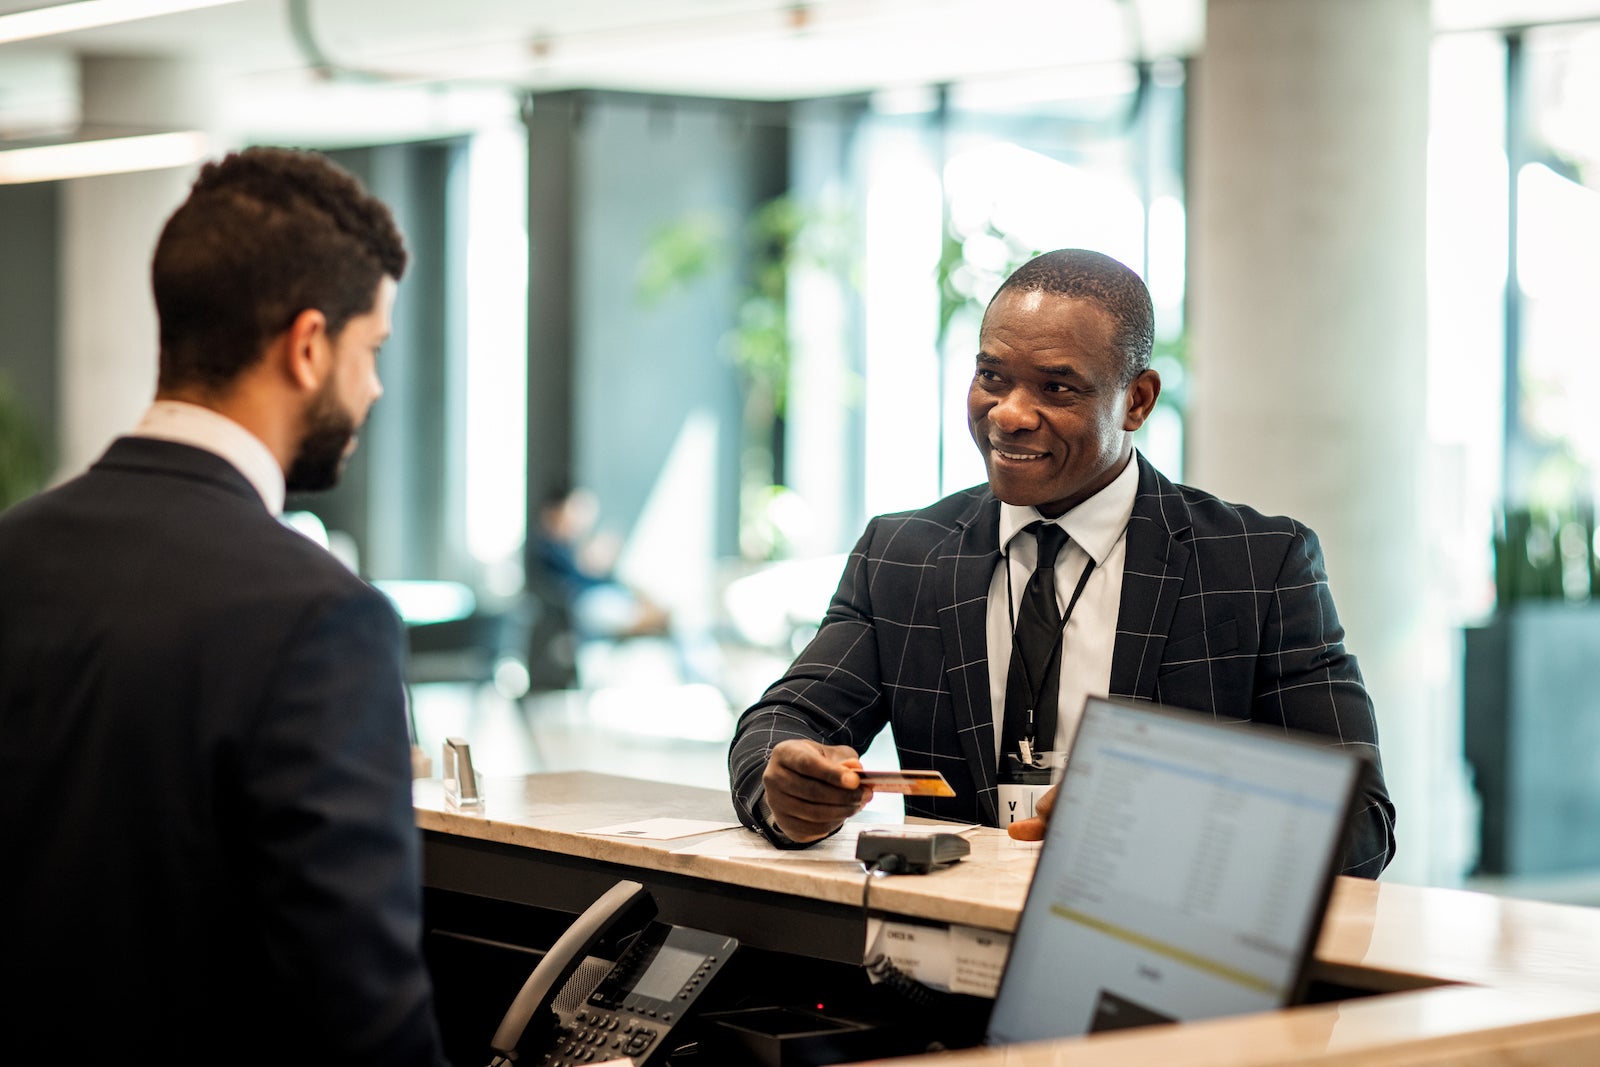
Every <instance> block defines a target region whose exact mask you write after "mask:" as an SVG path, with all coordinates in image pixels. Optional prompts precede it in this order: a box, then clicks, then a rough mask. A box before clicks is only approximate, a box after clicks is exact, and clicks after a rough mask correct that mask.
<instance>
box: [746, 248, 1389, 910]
mask: <svg viewBox="0 0 1600 1067" xmlns="http://www.w3.org/2000/svg"><path fill="white" fill-rule="evenodd" d="M1153 337H1154V330H1153V314H1152V308H1151V303H1150V296H1149V292H1148V291H1147V290H1146V288H1145V286H1144V283H1143V281H1141V280H1140V279H1139V277H1138V275H1136V274H1134V273H1133V272H1132V271H1131V270H1129V269H1128V268H1127V267H1125V266H1123V265H1122V264H1120V263H1118V262H1116V261H1115V260H1113V259H1110V258H1109V257H1106V256H1103V255H1100V254H1099V253H1095V252H1089V251H1085V250H1081V249H1063V250H1059V251H1056V252H1050V253H1046V254H1045V255H1042V256H1039V257H1037V258H1036V259H1034V260H1032V261H1030V262H1029V263H1026V264H1024V265H1023V266H1022V267H1020V268H1019V269H1018V270H1017V271H1016V272H1015V273H1014V274H1012V275H1011V277H1010V278H1008V279H1007V280H1006V282H1005V283H1004V284H1003V285H1002V286H1001V288H1000V291H999V292H998V293H997V294H996V295H995V297H994V299H993V301H991V303H990V305H989V307H988V310H987V311H986V313H985V315H984V320H983V326H982V329H981V331H980V334H979V352H978V356H977V365H976V370H975V373H974V375H973V381H972V386H971V390H970V392H969V396H968V423H969V426H970V428H971V430H972V435H973V440H974V442H975V443H976V444H977V446H978V449H979V451H980V452H981V453H982V454H983V457H984V461H985V465H986V467H987V470H988V479H989V480H988V484H987V485H981V486H976V487H974V488H972V489H968V490H965V491H963V492H960V493H956V494H954V495H952V496H949V497H946V498H945V499H944V500H941V501H939V502H938V503H936V504H933V505H931V506H930V507H926V508H923V509H920V510H917V511H910V512H902V513H900V514H895V515H883V516H879V517H878V518H875V519H873V520H872V521H871V522H870V523H869V524H868V526H867V529H866V532H865V533H863V534H862V536H861V539H860V541H859V543H858V544H857V545H856V547H855V549H854V551H853V552H852V553H851V554H850V558H849V562H848V563H847V564H846V566H845V571H844V576H843V578H842V579H841V581H840V583H839V588H838V591H837V592H836V593H835V595H834V598H833V602H832V604H831V605H830V606H829V609H828V613H827V615H826V617H825V618H824V620H823V623H822V626H821V628H820V629H819V630H818V632H817V635H816V637H815V638H814V639H813V640H812V641H811V643H810V644H809V645H808V646H807V647H806V649H805V650H804V651H803V652H801V653H800V655H799V657H798V658H797V659H796V660H795V661H794V663H793V665H791V666H790V668H789V670H788V672H787V673H786V674H785V675H784V676H783V677H782V678H781V679H779V680H778V681H777V682H776V683H775V684H774V685H773V686H772V687H771V688H770V689H768V690H767V692H766V694H765V695H764V696H763V697H762V698H761V700H760V701H759V702H758V703H756V704H755V706H753V707H752V708H750V709H749V710H748V711H746V712H745V714H744V716H743V717H742V718H741V719H740V722H739V727H738V730H737V732H736V734H735V736H734V740H733V744H732V747H731V749H730V752H729V773H730V779H731V783H732V788H733V797H734V803H735V807H736V808H737V809H738V812H739V816H740V818H741V819H742V820H743V821H744V823H745V824H746V825H748V826H750V827H752V828H754V829H756V830H758V831H760V832H761V833H762V834H764V835H765V836H766V837H767V838H768V839H769V840H770V841H772V842H773V843H774V844H775V845H778V846H780V847H784V848H795V847H801V846H803V845H806V844H809V843H812V842H814V841H817V840H820V839H822V838H823V837H826V836H827V835H829V834H831V833H832V832H833V831H835V830H837V829H838V828H839V826H840V825H841V824H842V823H843V821H844V820H845V819H846V818H848V817H849V816H850V815H852V814H854V813H855V812H857V811H859V810H860V808H861V806H862V805H863V804H864V803H865V802H866V800H867V799H868V797H869V796H870V792H869V791H868V790H867V789H865V788H863V787H862V786H861V784H860V782H859V780H858V779H857V778H856V776H855V774H854V771H855V770H858V769H860V767H861V764H860V762H859V759H858V755H859V753H860V752H862V751H864V750H865V749H866V747H867V746H868V744H870V743H871V741H872V739H873V738H874V737H875V736H876V735H877V734H878V732H879V731H880V730H882V729H883V727H884V726H885V725H888V726H889V727H890V728H891V729H892V730H893V734H894V738H895V744H896V747H897V748H898V750H899V755H900V762H901V765H902V766H904V767H913V768H933V769H935V770H938V771H940V772H942V773H943V774H944V776H945V778H946V779H947V780H948V781H949V782H950V784H951V785H952V786H954V788H955V792H956V795H955V796H954V797H951V798H931V797H908V798H907V801H906V811H907V813H908V814H916V815H926V816H931V817H935V818H941V819H951V820H959V821H973V822H982V823H985V824H987V825H991V826H992V825H999V824H1000V822H1001V819H1000V815H1001V812H1000V805H999V800H998V793H999V790H998V781H999V774H998V767H999V761H1000V755H1001V753H1000V752H999V737H1000V733H1001V721H1002V718H1003V704H1004V694H1005V690H1006V675H1007V672H1008V663H1009V649H1010V646H1011V642H1012V634H1013V632H1014V630H1015V619H1016V607H1015V605H1016V594H1017V593H1018V592H1020V590H1021V589H1022V587H1023V585H1024V583H1026V581H1027V579H1028V574H1029V572H1030V571H1031V570H1032V568H1033V565H1034V562H1035V560H1034V556H1036V554H1037V551H1038V550H1037V548H1036V547H1035V546H1036V540H1035V535H1034V533H1033V532H1032V530H1034V529H1035V527H1034V526H1031V525H1030V523H1034V522H1037V521H1039V520H1043V521H1046V522H1048V521H1056V522H1058V523H1059V524H1060V525H1061V526H1062V527H1063V528H1065V530H1066V531H1067V534H1068V538H1067V541H1068V543H1067V545H1066V548H1064V549H1063V550H1062V551H1061V552H1060V554H1059V555H1058V556H1057V563H1056V568H1055V570H1056V574H1057V578H1056V581H1057V583H1058V584H1057V591H1058V606H1059V605H1067V604H1073V605H1075V606H1073V607H1071V609H1070V610H1069V611H1067V612H1066V615H1067V618H1066V624H1065V625H1064V627H1063V637H1062V644H1061V651H1060V655H1059V656H1058V657H1057V661H1059V663H1060V667H1059V670H1060V672H1061V673H1060V683H1059V704H1060V706H1059V721H1060V724H1061V725H1060V734H1059V735H1058V739H1057V741H1056V744H1055V746H1054V747H1056V748H1057V749H1058V750H1060V751H1065V749H1066V744H1067V741H1068V740H1070V735H1071V731H1072V730H1073V729H1074V728H1075V725H1076V717H1077V715H1078V714H1080V713H1081V711H1082V706H1083V700H1084V698H1085V697H1086V696H1089V695H1109V696H1111V697H1114V698H1123V699H1134V700H1142V701H1151V702H1155V703H1158V704H1163V705H1167V706H1171V707H1178V708H1187V709H1191V710H1194V711H1199V712H1202V713H1206V714H1210V715H1213V716H1215V717H1216V718H1217V719H1218V720H1222V721H1253V722H1255V723H1261V724H1269V725H1271V726H1275V727H1279V728H1283V729H1287V730H1291V731H1298V732H1309V733H1315V734H1322V735H1325V736H1327V737H1329V738H1331V739H1334V740H1335V742H1336V743H1338V744H1341V745H1347V746H1352V747H1353V748H1355V749H1357V750H1358V751H1360V752H1361V753H1362V754H1363V755H1365V756H1367V757H1369V773H1368V775H1367V777H1366V781H1365V785H1364V787H1363V792H1364V797H1363V801H1362V803H1361V804H1360V805H1358V811H1357V814H1356V816H1355V818H1354V820H1353V823H1352V825H1351V827H1350V831H1349V834H1348V838H1347V843H1346V846H1345V853H1344V860H1343V864H1342V870H1343V873H1345V874H1352V875H1359V876H1364V877H1369V878H1375V877H1377V876H1378V874H1379V873H1380V872H1381V871H1382V870H1383V869H1384V867H1385V866H1387V864H1388V862H1389V860H1390V859H1391V858H1392V857H1393V854H1394V806H1393V804H1392V803H1391V802H1390V800H1389V797H1388V793H1387V790H1386V788H1385V785H1384V781H1383V772H1382V765H1381V762H1380V760H1379V758H1378V747H1377V746H1378V736H1377V725H1376V721H1375V718H1374V714H1373V707H1372V701H1371V699H1370V698H1369V697H1368V695H1367V692H1366V689H1365V687H1364V685H1363V684H1362V680H1361V673H1360V671H1359V669H1358V668H1357V666H1356V661H1355V658H1354V657H1353V656H1351V655H1350V654H1349V653H1347V652H1346V651H1345V648H1344V643H1343V642H1344V631H1343V629H1342V627H1341V626H1340V624H1339V620H1338V616H1337V613H1336V612H1335V610H1334V605H1333V599H1332V597H1331V595H1330V593H1329V591H1328V580H1327V573H1326V570H1325V568H1324V565H1323V560H1322V551H1321V547H1320V545H1319V543H1318V541H1317V538H1316V535H1315V534H1314V533H1312V532H1311V531H1310V530H1309V529H1307V528H1306V527H1305V526H1303V525H1301V524H1300V523H1298V522H1296V521H1295V520H1293V519H1290V518H1284V517H1273V516H1265V515H1262V514H1260V513H1259V512H1257V511H1255V510H1253V509H1251V508H1248V507H1244V506H1241V505H1237V504H1230V503H1227V502H1224V501H1222V500H1219V499H1217V498H1216V497H1214V496H1211V495H1210V494H1208V493H1203V492H1200V491H1199V490H1196V489H1191V488H1188V487H1186V486H1179V485H1174V484H1173V483H1172V482H1170V481H1168V480H1167V479H1166V478H1165V477H1163V476H1162V474H1161V473H1160V472H1159V471H1157V470H1156V469H1155V468H1154V467H1152V466H1151V465H1150V464H1149V462H1148V461H1147V460H1145V458H1144V457H1143V456H1142V455H1140V454H1138V452H1137V451H1136V450H1135V449H1134V447H1133V439H1132V436H1133V432H1134V431H1135V430H1137V429H1138V428H1139V427H1140V426H1141V425H1142V424H1143V423H1144V420H1145V419H1146V418H1147V417H1148V416H1149V414H1150V411H1151V409H1152V408H1153V407H1154V406H1155V402H1156V398H1157V396H1158V395H1159V394H1160V391H1161V381H1160V377H1159V376H1158V375H1157V374H1156V372H1155V371H1153V370H1151V369H1150V367H1149V359H1150V350H1151V347H1152V342H1153ZM1080 586H1081V593H1080V595H1081V601H1080V600H1079V598H1078V596H1075V595H1074V590H1075V589H1077V588H1079V587H1080ZM1029 684H1030V685H1031V684H1032V681H1031V680H1030V683H1029ZM1051 799H1053V798H1051V797H1046V798H1045V799H1044V800H1043V801H1042V802H1041V805H1040V813H1041V815H1044V816H1047V815H1048V811H1049V802H1050V800H1051ZM1042 831H1043V825H1042V821H1041V820H1039V819H1032V820H1026V821H1024V822H1020V823H1016V824H1013V826H1012V833H1013V835H1014V836H1018V837H1037V836H1039V835H1040V834H1042Z"/></svg>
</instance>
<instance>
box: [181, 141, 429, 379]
mask: <svg viewBox="0 0 1600 1067" xmlns="http://www.w3.org/2000/svg"><path fill="white" fill-rule="evenodd" d="M405 268H406V249H405V242H404V241H403V240H402V238H401V236H400V231H399V229H398V228H397V227H396V226H395V222H394V218H393V216H391V215H390V213H389V209H388V208H387V207H385V206H384V205H383V203H382V202H381V201H379V200H378V199H376V198H375V197H373V196H372V195H371V194H370V193H368V192H367V191H366V190H365V189H364V188H363V187H362V185H361V183H360V182H359V181H357V180H356V179H355V177H353V176H352V175H351V174H349V173H348V172H347V171H345V170H342V169H341V168H339V167H338V166H336V165H335V164H334V163H332V162H331V161H330V160H328V159H327V158H326V157H325V156H322V155H320V154H318V153H316V152H303V151H295V150H292V149H286V148H261V147H258V148H247V149H245V150H244V151H242V152H234V153H230V154H229V155H228V156H226V157H225V158H224V159H223V160H222V161H221V162H218V163H207V164H206V165H205V167H204V168H202V169H201V171H200V177H199V178H198V179H197V180H196V181H195V183H194V186H193V188H192V189H191V190H190V193H189V198H188V199H187V200H186V201H184V203H183V205H182V206H181V207H179V208H178V210H177V211H176V212H174V213H173V215H172V217H171V218H170V219H168V220H167V224H166V226H165V227H164V228H163V229H162V231H161V238H160V240H159V241H158V242H157V243H156V252H155V258H154V261H153V262H152V264H151V269H150V277H151V284H152V287H153V288H154V290H155V300H156V313H157V316H158V317H159V319H160V324H161V381H160V385H161V387H162V388H164V389H166V388H174V387H178V386H189V385H199V386H201V387H204V388H219V387H222V386H225V385H226V384H227V383H229V382H231V381H232V380H233V379H234V378H235V377H236V376H237V375H238V374H239V372H240V371H242V370H244V369H245V368H246V367H248V366H250V365H251V364H253V363H255V361H256V360H257V359H259V358H260V356H261V353H262V352H263V350H264V349H265V347H266V345H267V343H268V342H269V341H271V340H272V338H274V337H276V336H278V335H279V334H280V333H282V332H283V331H284V330H286V329H288V328H289V326H290V325H291V324H292V323H293V322H294V320H295V318H296V316H298V315H299V314H300V313H301V312H302V311H305V310H307V309H313V308H314V309H316V310H319V311H321V312H322V313H323V314H324V315H325V316H326V317H327V322H328V334H329V336H334V337H336V336H338V334H339V332H340V331H341V330H343V329H344V326H345V324H346V323H347V322H349V321H350V319H351V318H353V317H355V316H356V315H360V314H363V313H365V312H367V311H370V310H372V308H373V306H374V301H375V298H376V296H377V292H378V283H379V281H380V280H382V279H383V278H384V277H385V276H387V277H390V278H393V279H395V280H397V281H398V280H399V278H400V276H401V274H403V273H404V272H405Z"/></svg>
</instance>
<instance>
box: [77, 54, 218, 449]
mask: <svg viewBox="0 0 1600 1067" xmlns="http://www.w3.org/2000/svg"><path fill="white" fill-rule="evenodd" d="M80 64H81V70H80V73H81V92H82V99H83V103H82V123H83V126H84V127H85V128H86V129H88V130H90V131H92V132H93V134H94V135H96V136H111V135H114V134H115V133H118V132H126V133H142V132H151V131H153V130H174V129H199V130H207V129H210V128H211V114H210V109H211V104H212V101H214V100H215V98H216V94H215V92H214V91H213V87H212V85H211V84H210V81H209V78H208V77H207V76H206V72H205V71H204V69H203V68H200V67H198V66H195V65H192V64H189V63H185V62H180V61H177V60H169V59H153V58H146V57H128V56H85V57H83V58H82V59H81V61H80ZM194 175H195V168H193V167H180V168H172V169H167V170H154V171H141V172H138V173H132V174H113V175H106V176H103V177H96V178H77V179H73V180H71V181H67V182H64V183H62V185H63V188H62V203H61V265H60V269H61V275H60V278H61V367H60V379H59V380H60V389H61V394H60V404H61V409H60V415H61V421H60V427H61V430H60V440H59V441H58V445H59V452H58V455H59V457H60V466H59V469H58V477H67V476H71V475H73V474H76V473H78V472H80V471H81V470H83V468H84V467H86V466H87V465H88V464H89V463H91V462H93V461H94V460H95V459H96V458H97V457H98V456H99V455H100V453H101V452H102V451H104V449H105V446H106V445H107V444H108V443H109V442H110V441H111V439H112V438H113V437H115V436H117V435H118V434H121V433H125V432H126V431H127V430H129V429H131V428H132V426H133V424H134V423H135V422H137V421H138V418H139V415H140V414H141V413H142V412H143V411H144V408H145V406H146V405H148V404H149V403H150V399H151V397H152V396H153V395H154V393H155V385H156V357H157V336H156V314H155V304H154V302H153V300H152V297H151V293H150V257H151V254H152V252H154V250H155V243H156V238H157V236H158V235H159V234H160V232H161V226H162V224H163V223H164V222H165V221H166V218H167V216H168V215H170V214H171V213H172V211H173V209H174V208H176V207H177V206H178V204H180V203H181V202H182V201H183V198H184V197H185V196H186V195H187V194H188V191H189V185H190V183H191V182H193V180H194Z"/></svg>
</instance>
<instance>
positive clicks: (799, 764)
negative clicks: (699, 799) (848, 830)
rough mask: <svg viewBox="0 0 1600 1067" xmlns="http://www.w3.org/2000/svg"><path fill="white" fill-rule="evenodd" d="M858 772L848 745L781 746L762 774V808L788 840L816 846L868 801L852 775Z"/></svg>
mask: <svg viewBox="0 0 1600 1067" xmlns="http://www.w3.org/2000/svg"><path fill="white" fill-rule="evenodd" d="M860 769H861V760H860V759H859V758H858V757H857V755H856V750H855V749H853V748H851V747H850V746H849V745H819V744H818V743H817V742H815V741H802V740H799V739H797V738H790V739H789V740H788V741H780V742H778V744H777V746H776V747H775V748H773V750H772V756H771V757H770V758H769V759H768V760H767V769H766V770H765V771H763V772H762V774H761V784H762V785H763V786H765V787H766V791H767V807H769V808H771V809H772V817H773V819H774V821H776V822H777V824H778V829H780V830H782V831H783V832H784V834H785V835H786V836H788V838H789V839H790V840H791V841H797V842H808V841H817V840H820V839H822V838H824V837H827V836H828V835H829V834H831V833H833V832H834V831H835V830H837V829H838V828H839V827H840V826H841V825H843V823H844V821H845V820H846V819H848V818H849V817H850V816H852V815H854V814H855V813H856V812H858V811H860V810H861V809H862V807H863V806H864V805H865V804H866V802H867V801H868V800H870V799H871V798H872V790H871V789H867V788H865V787H863V786H862V785H861V781H860V779H858V778H857V777H856V774H855V772H856V771H859V770H860Z"/></svg>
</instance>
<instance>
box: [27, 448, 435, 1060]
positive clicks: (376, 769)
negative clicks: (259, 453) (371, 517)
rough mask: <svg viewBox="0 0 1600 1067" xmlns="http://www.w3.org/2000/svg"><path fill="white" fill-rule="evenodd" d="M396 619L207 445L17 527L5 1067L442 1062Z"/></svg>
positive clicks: (164, 457)
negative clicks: (28, 1065)
mask: <svg viewBox="0 0 1600 1067" xmlns="http://www.w3.org/2000/svg"><path fill="white" fill-rule="evenodd" d="M401 656H402V643H401V631H400V627H399V622H398V620H397V618H396V617H395V613H394V611H393V609H392V608H391V607H390V606H389V604H388V602H387V601H386V600H385V599H384V598H383V596H382V595H381V594H379V593H378V592H377V591H375V590H374V589H372V587H371V586H369V585H367V584H366V583H365V582H362V581H361V580H360V579H358V578H356V577H355V576H354V575H352V574H350V573H349V572H348V571H347V570H346V569H345V568H344V567H343V566H341V565H340V564H339V563H338V562H337V561H336V560H334V559H333V557H331V556H330V555H328V553H326V552H325V551H323V550H322V549H321V548H319V547H318V546H316V545H315V544H313V543H312V542H310V541H309V540H307V539H305V538H304V537H302V536H301V535H300V534H298V533H296V532H294V531H292V530H290V529H288V528H287V527H285V526H284V525H282V524H281V523H279V522H278V521H276V520H275V519H274V518H273V517H272V516H271V515H270V514H269V513H268V512H267V510H266V508H265V507H264V506H263V505H262V502H261V499H260V497H259V496H258V495H257V494H256V492H255V490H254V489H252V488H251V486H250V484H249V483H248V482H247V481H246V480H245V478H244V477H243V475H241V474H240V473H239V472H238V471H237V470H235V469H234V468H233V467H232V466H231V465H230V464H229V463H227V462H226V461H224V460H223V459H221V458H219V457H217V456H215V455H212V454H211V453H209V452H205V451H202V450H200V449H196V448H191V447H188V446H186V445H180V444H174V443H171V442H166V441H154V440H146V439H138V438H122V439H120V440H118V441H116V442H115V443H114V444H113V445H112V446H111V448H110V449H109V451H107V453H106V454H105V456H104V457H102V458H101V459H100V461H99V462H97V463H96V464H95V465H94V466H93V468H92V469H91V470H89V471H88V472H87V473H86V474H85V475H83V476H82V477H80V478H77V479H75V480H73V481H71V482H69V483H67V484H66V485H64V486H62V487H60V488H59V489H56V490H54V491H51V492H48V493H44V494H42V495H40V496H37V497H34V498H33V499H31V500H28V501H24V502H23V503H20V504H18V505H16V506H15V507H13V508H11V509H10V510H9V511H7V512H6V513H5V514H3V515H0V856H4V857H5V867H6V870H5V874H4V875H3V876H0V917H3V919H0V973H3V974H4V976H5V978H6V979H7V980H6V982H5V984H6V986H7V988H9V989H10V990H12V991H13V992H12V993H11V994H10V1001H9V1003H8V1006H7V1011H6V1015H7V1019H8V1021H7V1023H6V1027H5V1029H6V1034H5V1037H4V1042H5V1045H6V1048H7V1050H8V1053H19V1052H20V1053H21V1058H20V1059H19V1060H17V1061H16V1062H53V1061H56V1060H74V1059H83V1060H86V1061H105V1062H113V1061H115V1062H128V1063H167V1062H170V1063H188V1062H196V1061H200V1060H205V1061H206V1062H213V1061H215V1062H227V1063H236V1062H245V1063H257V1062H261V1063H268V1062H275V1063H338V1064H357V1063H369V1064H379V1063H382V1064H420V1065H433V1064H436V1063H440V1062H443V1054H442V1052H441V1051H440V1042H439V1035H438V1027H437V1023H436V1022H435V1020H434V1013H433V999H432V998H433V994H432V987H431V984H430V981H429V978H428V973H427V971H426V969H425V967H424V963H423V958H422V952H421V879H420V873H421V872H420V839H419V836H418V833H417V831H416V829H415V821H414V815H413V811H412V807H411V773H410V745H409V738H408V731H407V727H406V720H405V697H404V691H403V682H402V674H401V671H402V659H401Z"/></svg>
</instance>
